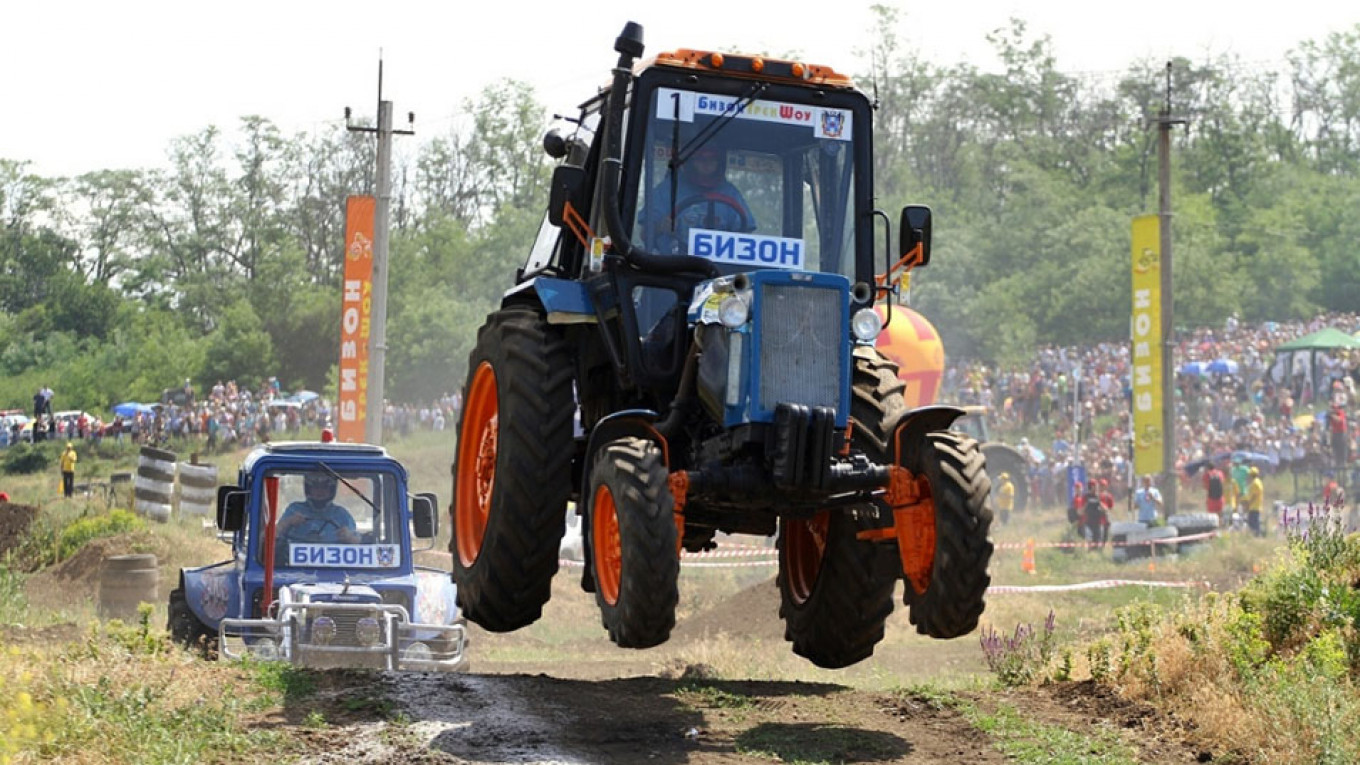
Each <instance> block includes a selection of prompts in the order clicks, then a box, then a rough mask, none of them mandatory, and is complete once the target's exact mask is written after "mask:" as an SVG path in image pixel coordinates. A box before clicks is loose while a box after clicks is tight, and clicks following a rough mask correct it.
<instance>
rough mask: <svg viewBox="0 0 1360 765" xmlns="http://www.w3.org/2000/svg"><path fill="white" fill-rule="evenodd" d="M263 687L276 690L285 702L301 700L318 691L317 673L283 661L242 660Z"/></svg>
mask: <svg viewBox="0 0 1360 765" xmlns="http://www.w3.org/2000/svg"><path fill="white" fill-rule="evenodd" d="M242 664H243V666H245V667H247V668H248V670H249V672H250V673H251V675H252V676H253V677H254V679H255V682H256V683H258V684H259V686H260V687H261V688H264V689H266V690H270V691H274V692H276V693H278V694H280V695H281V696H282V697H283V700H284V702H294V701H301V700H302V699H305V698H308V697H310V696H312V695H314V694H315V693H316V675H315V674H314V673H313V672H311V671H310V670H307V669H301V668H299V667H295V666H293V665H292V664H288V663H287V662H282V661H250V660H245V661H243V662H242Z"/></svg>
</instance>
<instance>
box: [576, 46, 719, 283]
mask: <svg viewBox="0 0 1360 765" xmlns="http://www.w3.org/2000/svg"><path fill="white" fill-rule="evenodd" d="M614 50H615V51H617V52H618V54H619V62H618V64H617V65H615V67H614V80H613V86H612V87H611V88H610V89H609V108H608V110H607V111H606V113H605V123H604V129H605V133H604V136H605V139H604V140H605V143H604V147H605V157H604V162H603V163H602V165H601V168H600V185H601V187H602V189H603V191H602V198H603V199H604V224H605V227H606V228H607V229H608V231H609V240H610V244H611V246H612V247H613V249H614V252H616V253H618V254H619V256H620V257H622V258H623V259H624V260H626V261H628V262H629V263H631V264H633V265H634V266H636V267H638V268H639V269H641V270H643V271H648V272H651V273H660V274H682V273H689V274H700V275H702V276H705V277H707V278H710V279H712V278H715V277H717V276H718V275H719V274H718V268H717V266H715V265H713V263H712V262H710V261H708V260H705V259H703V258H696V257H694V256H693V255H657V254H655V253H651V252H647V251H646V250H644V249H642V248H641V247H634V246H633V242H632V239H630V238H629V236H628V233H627V229H626V228H625V227H624V225H623V217H622V216H621V215H620V214H619V201H618V200H619V175H620V173H621V172H622V168H623V158H622V157H623V139H622V138H623V103H624V100H625V99H626V98H627V95H628V85H629V83H630V82H631V81H632V79H633V61H634V59H636V58H637V57H638V56H641V55H642V50H643V45H642V25H641V24H638V23H637V22H635V21H630V22H628V23H627V24H625V25H624V26H623V31H622V32H620V33H619V36H618V37H617V38H615V40H614Z"/></svg>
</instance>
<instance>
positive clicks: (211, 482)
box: [179, 464, 217, 516]
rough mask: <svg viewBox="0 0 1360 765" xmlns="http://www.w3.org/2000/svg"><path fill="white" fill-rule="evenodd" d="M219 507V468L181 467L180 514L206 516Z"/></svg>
mask: <svg viewBox="0 0 1360 765" xmlns="http://www.w3.org/2000/svg"><path fill="white" fill-rule="evenodd" d="M216 505H217V466H216V465H191V464H184V465H180V466H179V512H180V514H181V515H199V516H206V515H209V514H211V513H212V512H213V510H214V509H215V508H216Z"/></svg>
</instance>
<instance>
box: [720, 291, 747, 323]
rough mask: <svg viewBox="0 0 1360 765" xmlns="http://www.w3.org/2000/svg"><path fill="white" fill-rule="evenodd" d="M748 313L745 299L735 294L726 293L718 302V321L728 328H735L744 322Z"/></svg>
mask: <svg viewBox="0 0 1360 765" xmlns="http://www.w3.org/2000/svg"><path fill="white" fill-rule="evenodd" d="M750 314H751V312H750V310H749V309H747V307H746V301H745V300H742V299H741V298H739V297H737V296H736V295H728V296H727V297H725V298H723V301H722V302H721V303H719V304H718V321H720V322H722V325H723V326H724V327H727V328H728V329H736V328H737V327H740V326H741V325H743V324H745V323H746V319H747V317H749V316H750Z"/></svg>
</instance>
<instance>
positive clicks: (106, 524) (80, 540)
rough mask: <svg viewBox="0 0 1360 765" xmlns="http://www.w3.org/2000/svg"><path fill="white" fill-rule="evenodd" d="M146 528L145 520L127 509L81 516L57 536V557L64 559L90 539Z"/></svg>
mask: <svg viewBox="0 0 1360 765" xmlns="http://www.w3.org/2000/svg"><path fill="white" fill-rule="evenodd" d="M144 528H146V522H145V521H143V520H142V519H141V518H138V517H137V516H135V515H133V514H132V513H131V512H130V511H128V510H122V509H117V510H112V511H110V512H109V514H108V515H96V516H92V517H89V518H81V519H80V520H78V521H76V522H74V523H72V524H71V525H69V526H67V527H66V528H64V529H62V530H61V533H60V534H59V535H58V536H57V559H58V560H66V559H67V558H69V557H71V556H72V555H74V554H75V553H76V551H77V550H79V549H80V548H82V547H84V546H85V545H86V544H87V543H88V542H89V541H90V540H92V539H99V538H101V537H111V536H114V535H115V534H123V533H126V532H129V531H138V530H140V529H144Z"/></svg>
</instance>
